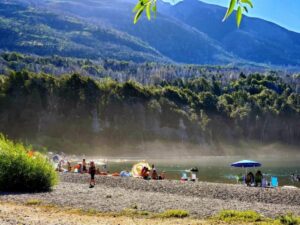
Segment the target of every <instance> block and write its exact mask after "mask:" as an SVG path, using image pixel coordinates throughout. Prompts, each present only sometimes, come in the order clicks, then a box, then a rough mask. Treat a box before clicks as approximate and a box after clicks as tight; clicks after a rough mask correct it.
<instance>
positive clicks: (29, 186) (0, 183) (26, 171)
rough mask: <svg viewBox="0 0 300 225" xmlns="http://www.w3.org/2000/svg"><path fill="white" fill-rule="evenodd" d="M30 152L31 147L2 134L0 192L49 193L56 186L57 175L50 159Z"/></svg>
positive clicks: (0, 136)
mask: <svg viewBox="0 0 300 225" xmlns="http://www.w3.org/2000/svg"><path fill="white" fill-rule="evenodd" d="M29 152H30V148H29V147H25V146H24V145H23V144H22V143H14V142H12V141H10V140H8V139H6V138H5V137H4V136H3V135H2V134H0V191H10V192H11V191H12V192H40V191H49V190H50V189H51V187H52V186H53V185H55V184H56V182H57V174H56V172H55V171H54V169H53V166H52V165H51V164H50V163H49V161H48V159H47V158H46V157H45V156H43V155H42V154H40V153H37V152H35V153H34V155H30V154H29Z"/></svg>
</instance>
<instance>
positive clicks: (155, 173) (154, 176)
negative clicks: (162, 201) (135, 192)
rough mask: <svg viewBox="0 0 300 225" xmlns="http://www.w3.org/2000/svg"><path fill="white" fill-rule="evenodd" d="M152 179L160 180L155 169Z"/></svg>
mask: <svg viewBox="0 0 300 225" xmlns="http://www.w3.org/2000/svg"><path fill="white" fill-rule="evenodd" d="M151 179H153V180H158V174H157V171H156V169H155V168H153V169H152V173H151Z"/></svg>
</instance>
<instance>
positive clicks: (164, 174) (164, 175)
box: [158, 171, 166, 180]
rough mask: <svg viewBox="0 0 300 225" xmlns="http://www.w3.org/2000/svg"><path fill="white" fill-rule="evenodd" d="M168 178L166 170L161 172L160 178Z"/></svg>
mask: <svg viewBox="0 0 300 225" xmlns="http://www.w3.org/2000/svg"><path fill="white" fill-rule="evenodd" d="M165 178H166V172H165V171H162V172H161V174H160V175H159V176H158V179H159V180H164V179H165Z"/></svg>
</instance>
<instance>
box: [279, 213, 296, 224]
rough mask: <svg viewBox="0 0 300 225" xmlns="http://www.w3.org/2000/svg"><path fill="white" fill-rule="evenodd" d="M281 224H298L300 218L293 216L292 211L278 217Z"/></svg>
mask: <svg viewBox="0 0 300 225" xmlns="http://www.w3.org/2000/svg"><path fill="white" fill-rule="evenodd" d="M278 220H279V221H280V223H281V224H284V225H298V224H300V218H299V217H298V218H297V217H295V216H294V215H293V214H292V213H288V214H286V215H283V216H280V217H278Z"/></svg>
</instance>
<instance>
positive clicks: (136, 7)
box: [132, 1, 142, 12]
mask: <svg viewBox="0 0 300 225" xmlns="http://www.w3.org/2000/svg"><path fill="white" fill-rule="evenodd" d="M141 7H142V4H141V1H139V2H138V3H137V4H136V5H135V7H134V8H133V10H132V12H136V11H138V10H140V8H141Z"/></svg>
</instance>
